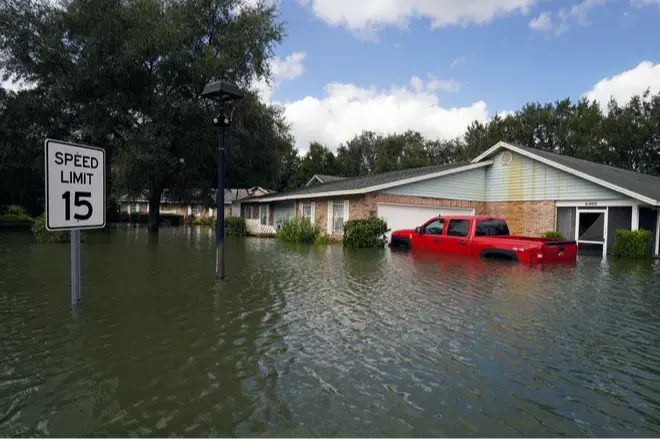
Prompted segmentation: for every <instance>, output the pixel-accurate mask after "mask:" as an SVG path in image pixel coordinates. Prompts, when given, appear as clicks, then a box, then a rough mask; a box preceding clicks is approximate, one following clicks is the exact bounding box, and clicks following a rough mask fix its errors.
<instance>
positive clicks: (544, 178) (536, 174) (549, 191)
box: [485, 152, 625, 201]
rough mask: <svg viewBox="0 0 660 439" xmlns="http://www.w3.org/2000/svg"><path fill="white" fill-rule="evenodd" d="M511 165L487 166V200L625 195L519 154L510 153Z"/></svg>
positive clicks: (598, 198) (577, 198) (581, 198)
mask: <svg viewBox="0 0 660 439" xmlns="http://www.w3.org/2000/svg"><path fill="white" fill-rule="evenodd" d="M511 154H512V156H513V160H512V161H511V163H510V164H508V165H502V164H501V163H500V154H499V153H498V154H496V155H495V157H493V158H494V159H495V163H494V164H493V165H491V166H489V167H488V168H487V169H486V173H485V175H486V199H485V201H541V200H555V201H570V200H617V199H622V198H625V196H623V195H622V194H619V193H617V192H614V191H611V190H609V189H606V188H604V187H602V186H600V185H597V184H595V183H592V182H590V181H587V180H584V179H582V178H579V177H576V176H574V175H571V174H568V173H566V172H563V171H560V170H558V169H555V168H552V167H550V166H547V165H544V164H543V163H541V162H537V161H536V160H532V159H530V158H527V157H525V156H522V155H520V154H516V153H513V152H512V153H511Z"/></svg>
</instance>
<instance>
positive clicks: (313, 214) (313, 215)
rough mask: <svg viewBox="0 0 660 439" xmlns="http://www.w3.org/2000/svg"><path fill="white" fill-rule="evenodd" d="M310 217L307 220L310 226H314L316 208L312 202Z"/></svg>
mask: <svg viewBox="0 0 660 439" xmlns="http://www.w3.org/2000/svg"><path fill="white" fill-rule="evenodd" d="M311 204H312V217H311V218H310V219H309V220H310V222H311V223H312V224H316V206H315V203H314V201H312V203H311Z"/></svg>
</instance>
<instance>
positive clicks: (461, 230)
mask: <svg viewBox="0 0 660 439" xmlns="http://www.w3.org/2000/svg"><path fill="white" fill-rule="evenodd" d="M470 223H471V222H470V220H467V219H452V220H449V224H447V233H446V234H445V235H444V236H443V237H442V251H443V252H446V253H451V254H455V255H469V254H470V239H469V238H468V235H469V233H470Z"/></svg>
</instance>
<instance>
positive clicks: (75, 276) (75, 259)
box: [71, 229, 82, 308]
mask: <svg viewBox="0 0 660 439" xmlns="http://www.w3.org/2000/svg"><path fill="white" fill-rule="evenodd" d="M80 305H82V291H81V287H80V230H78V229H74V230H71V306H73V307H74V308H77V307H79V306H80Z"/></svg>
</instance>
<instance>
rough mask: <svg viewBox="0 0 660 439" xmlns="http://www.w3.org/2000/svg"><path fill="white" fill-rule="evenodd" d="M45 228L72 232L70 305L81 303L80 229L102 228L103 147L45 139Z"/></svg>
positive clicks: (74, 305) (103, 197) (103, 200)
mask: <svg viewBox="0 0 660 439" xmlns="http://www.w3.org/2000/svg"><path fill="white" fill-rule="evenodd" d="M45 160H46V166H45V170H46V178H45V181H46V229H47V230H48V231H55V230H70V231H71V305H72V306H73V307H74V308H75V307H79V306H80V305H81V304H82V292H81V290H82V288H81V282H80V230H82V229H102V228H104V227H105V209H106V207H105V206H106V201H105V196H106V195H105V150H103V149H102V148H96V147H93V146H87V145H77V144H74V143H67V142H61V141H59V140H53V139H46V142H45Z"/></svg>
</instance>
